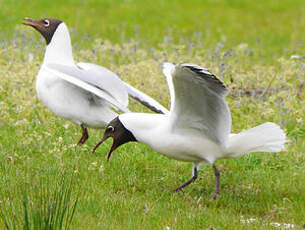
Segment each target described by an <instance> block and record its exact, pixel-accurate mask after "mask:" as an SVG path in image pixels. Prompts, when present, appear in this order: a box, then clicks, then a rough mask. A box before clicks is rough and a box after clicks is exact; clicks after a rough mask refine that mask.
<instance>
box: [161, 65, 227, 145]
mask: <svg viewBox="0 0 305 230" xmlns="http://www.w3.org/2000/svg"><path fill="white" fill-rule="evenodd" d="M163 73H164V75H165V76H166V79H167V82H168V85H169V89H170V96H171V109H170V121H171V126H172V128H173V130H178V129H197V130H199V131H201V132H203V133H204V134H205V135H206V136H207V137H209V138H210V139H211V140H213V141H215V142H216V143H218V144H220V145H222V146H226V144H227V140H228V137H229V134H230V132H231V114H230V110H229V107H228V105H227V103H226V101H225V96H226V95H227V93H228V92H227V89H226V87H225V85H224V84H223V83H222V82H221V81H220V80H219V79H218V78H217V77H216V76H214V75H213V74H211V73H210V72H208V71H207V70H206V69H205V68H202V67H200V66H197V65H194V64H187V63H185V64H179V65H174V64H171V63H164V65H163Z"/></svg>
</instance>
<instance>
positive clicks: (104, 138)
mask: <svg viewBox="0 0 305 230" xmlns="http://www.w3.org/2000/svg"><path fill="white" fill-rule="evenodd" d="M108 138H109V136H103V138H102V139H101V140H100V141H99V142H98V143H97V144H96V145H95V147H94V148H93V150H92V152H95V150H96V149H97V148H98V147H99V146H100V145H101V144H102V143H103V142H104V141H105V140H107V139H108ZM117 147H118V146H116V143H115V140H114V139H113V143H112V146H111V149H110V151H109V153H108V155H107V161H109V160H110V157H111V154H112V152H113V151H114V150H115V149H116V148H117Z"/></svg>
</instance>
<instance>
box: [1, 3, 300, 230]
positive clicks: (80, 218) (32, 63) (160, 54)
mask: <svg viewBox="0 0 305 230" xmlns="http://www.w3.org/2000/svg"><path fill="white" fill-rule="evenodd" d="M0 8H1V10H0V185H1V186H0V208H1V209H2V212H1V213H4V214H5V215H6V216H7V217H8V218H9V219H11V221H12V222H14V221H15V222H16V223H18V224H19V225H18V226H19V227H17V228H16V229H21V227H20V226H21V225H22V223H23V215H24V212H23V205H22V201H23V200H24V198H23V193H22V189H24V188H25V189H26V190H27V191H28V193H27V195H28V196H29V199H30V200H35V199H37V197H38V198H39V194H40V193H39V191H40V189H41V188H47V189H48V190H50V191H54V190H55V188H57V186H58V183H59V181H60V177H58V176H56V175H58V174H59V173H60V172H61V171H68V172H72V173H74V175H75V183H74V186H73V194H72V198H73V199H75V197H76V196H77V194H79V191H81V193H80V195H79V203H78V206H77V210H76V212H75V217H74V219H73V222H72V229H166V230H168V229H275V228H276V226H277V225H280V228H282V229H289V228H291V226H292V224H293V225H294V228H295V229H301V228H302V226H303V224H305V196H304V194H305V182H304V181H305V180H304V179H305V153H304V152H305V143H304V138H305V127H304V123H305V114H304V108H305V102H304V101H305V100H304V98H305V93H304V91H305V90H304V89H305V82H304V72H305V61H304V60H305V58H304V55H305V46H304V39H305V31H304V28H305V18H304V17H305V1H301V0H295V1H291V0H281V1H278V0H270V1H267V0H265V1H250V0H249V1H247V0H244V1H243V0H235V1H220V0H218V1H199V0H198V1H196V0H192V1H190V0H182V1H173V0H168V1H163V0H154V1H139V0H138V1H132V0H130V1H128V0H126V1H118V0H117V1H110V0H109V1H96V0H95V1H94V0H90V1H81V0H78V1H74V0H70V1H51V0H48V1H38V0H32V1H25V0H18V1H17V0H16V1H3V0H0ZM25 16H27V17H33V18H40V17H45V16H52V17H58V18H60V19H62V20H64V21H65V22H66V24H67V25H68V26H69V28H70V32H71V36H72V41H73V49H74V57H75V59H76V60H78V61H89V62H94V63H97V64H101V65H103V66H105V67H107V68H109V69H111V70H113V71H114V72H116V73H118V74H120V76H121V78H122V79H123V80H125V81H127V82H129V83H130V84H132V85H134V86H136V87H137V88H139V89H141V90H143V91H144V92H146V93H148V94H150V95H152V96H153V97H154V98H156V99H158V100H159V101H160V102H161V103H162V104H163V105H165V106H168V105H169V96H168V90H167V85H166V83H165V80H164V77H163V76H162V74H161V71H160V68H159V65H160V63H162V62H164V61H171V62H176V63H179V62H193V63H197V64H199V65H203V66H205V67H207V68H209V69H210V71H211V72H213V73H215V74H216V75H217V76H219V77H220V78H221V79H222V80H223V81H224V82H225V83H226V84H227V85H228V86H229V91H230V94H229V96H228V97H227V101H228V103H229V106H230V108H231V112H232V119H233V132H239V131H241V130H243V129H248V128H251V127H253V126H256V125H259V124H261V123H264V122H266V121H273V122H275V123H277V124H279V125H281V127H282V128H283V129H284V130H285V132H286V133H287V136H288V140H289V142H288V143H287V144H286V149H285V150H284V151H283V152H281V153H277V154H275V153H253V154H250V155H246V156H243V157H241V158H238V159H233V160H219V161H218V162H216V165H217V166H218V168H219V169H220V170H221V186H220V196H219V199H218V200H217V201H216V202H213V201H212V200H211V199H210V198H211V194H212V192H213V191H214V185H215V179H214V175H213V171H212V169H211V167H210V166H204V167H202V169H200V171H199V179H198V181H197V182H195V183H194V184H192V185H190V186H189V187H187V188H186V189H185V190H184V191H183V192H181V193H178V194H172V193H171V190H172V189H174V188H175V187H177V186H179V185H180V184H182V183H183V182H184V181H186V180H187V179H189V178H190V176H191V164H190V163H183V162H177V161H174V160H169V159H167V158H165V157H163V156H161V155H159V154H157V153H155V152H153V151H152V150H151V149H150V148H149V147H147V146H145V145H143V144H139V143H129V144H126V145H124V146H122V147H121V148H120V149H118V150H117V151H116V152H115V153H114V155H113V157H112V159H111V161H110V162H109V163H107V162H106V160H105V156H106V154H107V150H108V149H109V148H110V145H111V141H110V140H109V141H107V142H106V143H105V144H103V145H102V146H101V147H100V148H99V149H98V151H97V152H96V153H95V154H92V153H91V152H90V150H91V149H92V147H93V146H94V144H95V143H96V142H97V141H98V140H99V139H100V138H101V136H102V133H103V131H102V130H90V139H89V141H88V142H87V144H86V145H84V146H82V147H77V146H75V143H76V142H77V141H78V138H79V136H80V128H79V127H77V126H75V125H73V124H71V123H69V122H68V121H64V120H63V119H61V118H59V117H56V116H54V114H52V113H51V112H50V111H49V110H48V109H47V108H45V107H44V106H43V105H42V104H41V103H40V102H39V100H38V98H37V97H36V94H35V76H36V74H37V72H38V71H39V67H40V64H41V61H42V58H43V52H44V46H45V45H44V41H43V40H42V38H41V37H40V35H39V34H38V33H37V32H36V31H34V30H32V29H31V28H28V27H24V26H21V25H20V23H21V21H22V20H21V19H22V18H23V17H25ZM130 109H131V110H133V111H146V112H148V110H147V109H144V108H143V107H142V106H140V105H138V104H136V103H134V101H133V100H131V102H130ZM37 194H38V195H37ZM40 208H41V207H39V205H36V206H35V202H33V207H32V209H31V210H32V212H31V213H32V214H31V215H32V216H35V210H36V211H38V210H40ZM3 210H4V211H3ZM288 224H290V225H288ZM2 228H4V225H3V219H0V229H2Z"/></svg>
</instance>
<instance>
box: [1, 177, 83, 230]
mask: <svg viewBox="0 0 305 230" xmlns="http://www.w3.org/2000/svg"><path fill="white" fill-rule="evenodd" d="M51 180H52V181H51ZM74 187H75V178H74V173H67V172H60V173H57V175H56V176H55V177H52V176H50V177H46V178H40V182H39V183H38V184H33V183H31V184H29V183H24V184H22V185H21V186H20V191H19V194H20V197H21V200H19V202H18V201H17V200H16V199H12V198H11V197H9V196H8V197H7V200H6V202H3V200H2V201H1V203H0V218H1V219H2V222H3V223H4V225H5V228H6V229H8V230H10V229H24V230H36V229H37V230H38V229H47V230H53V229H56V230H63V229H64V230H67V229H69V228H70V226H71V223H72V220H73V217H74V214H75V210H76V207H77V203H78V198H79V191H80V190H78V192H76V193H75V192H74V191H73V190H74ZM74 194H75V195H74ZM7 195H9V193H8V194H7Z"/></svg>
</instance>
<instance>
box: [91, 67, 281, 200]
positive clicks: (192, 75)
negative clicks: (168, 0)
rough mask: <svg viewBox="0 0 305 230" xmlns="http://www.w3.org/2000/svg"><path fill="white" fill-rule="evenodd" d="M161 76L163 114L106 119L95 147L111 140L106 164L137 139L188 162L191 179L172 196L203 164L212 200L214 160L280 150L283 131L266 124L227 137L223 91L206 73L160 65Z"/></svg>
mask: <svg viewBox="0 0 305 230" xmlns="http://www.w3.org/2000/svg"><path fill="white" fill-rule="evenodd" d="M163 73H164V75H165V76H166V79H167V83H168V85H169V89H170V96H171V109H170V112H169V114H164V115H161V114H144V113H125V114H122V115H119V116H118V117H117V118H115V119H114V120H112V121H111V122H110V123H109V124H108V126H107V128H106V130H105V133H104V136H103V138H102V140H101V141H100V142H99V143H98V144H97V146H96V147H95V149H96V148H97V147H98V146H99V145H100V144H101V143H102V142H103V141H104V140H106V139H107V138H109V137H111V138H113V144H112V147H111V150H110V152H109V153H108V157H107V159H108V160H109V158H110V156H111V153H112V152H113V151H114V150H115V149H116V148H117V147H119V146H120V145H122V144H124V143H127V142H129V141H138V142H142V143H145V144H147V145H149V146H150V147H151V148H152V149H154V150H155V151H157V152H159V153H161V154H163V155H165V156H167V157H169V158H173V159H176V160H181V161H188V162H193V177H192V178H191V179H190V180H189V181H187V182H186V183H184V184H183V185H181V186H180V187H178V188H177V189H175V190H174V192H177V191H180V190H181V189H182V188H184V187H185V186H187V185H188V184H190V183H192V182H193V181H195V180H196V179H197V170H198V166H199V165H201V164H204V163H209V164H211V165H212V167H213V169H214V173H215V176H216V191H215V196H214V199H216V196H217V194H218V193H219V177H220V174H219V171H218V169H217V168H216V166H215V164H214V162H215V161H216V160H217V159H220V158H234V157H239V156H242V155H244V154H246V153H251V152H279V151H281V150H283V148H284V144H285V141H286V136H285V133H284V132H283V130H281V128H280V127H279V126H278V125H276V124H274V123H271V122H267V123H264V124H262V125H259V126H256V127H254V128H252V129H249V130H246V131H243V132H241V133H238V134H231V113H230V110H229V107H228V105H227V102H226V101H225V96H226V95H227V93H228V91H227V88H226V86H225V85H224V84H223V83H222V82H221V81H220V80H219V79H218V78H217V77H216V76H215V75H213V74H211V73H210V72H208V71H207V70H206V69H204V68H202V67H200V66H197V65H194V64H178V65H174V64H171V63H165V64H164V65H163ZM95 149H94V150H95Z"/></svg>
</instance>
